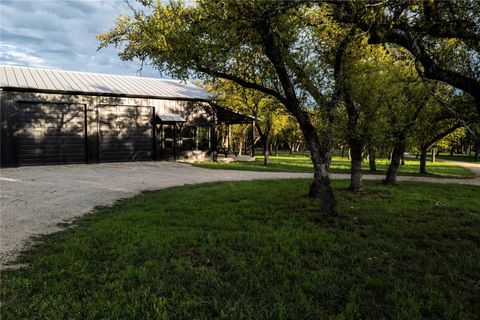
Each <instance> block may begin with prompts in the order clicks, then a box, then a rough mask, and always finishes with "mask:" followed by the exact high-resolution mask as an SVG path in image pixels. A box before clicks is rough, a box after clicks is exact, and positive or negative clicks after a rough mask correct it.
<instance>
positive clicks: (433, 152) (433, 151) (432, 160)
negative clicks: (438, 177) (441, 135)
mask: <svg viewBox="0 0 480 320" xmlns="http://www.w3.org/2000/svg"><path fill="white" fill-rule="evenodd" d="M430 161H431V162H435V149H432V159H431V160H430Z"/></svg>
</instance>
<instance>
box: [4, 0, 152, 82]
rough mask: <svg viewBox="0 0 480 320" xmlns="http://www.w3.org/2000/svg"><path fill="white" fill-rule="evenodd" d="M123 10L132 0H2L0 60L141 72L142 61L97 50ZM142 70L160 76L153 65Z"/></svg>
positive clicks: (98, 70) (112, 51)
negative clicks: (98, 37)
mask: <svg viewBox="0 0 480 320" xmlns="http://www.w3.org/2000/svg"><path fill="white" fill-rule="evenodd" d="M122 10H123V11H125V10H127V9H126V4H125V3H124V2H123V1H115V0H110V1H105V0H101V1H94V0H90V1H89V0H83V1H76V0H75V1H73V0H72V1H56V0H43V1H40V0H38V1H33V0H23V1H22V0H20V1H18V0H17V1H10V0H2V1H1V2H0V39H1V44H2V46H1V47H0V63H3V64H15V65H27V66H39V67H50V68H52V67H53V68H59V69H65V70H78V71H90V72H103V73H112V74H127V75H135V74H137V70H138V69H139V68H140V63H139V62H136V63H134V62H123V61H121V60H120V59H119V58H118V51H117V50H116V49H114V48H106V49H102V50H100V51H97V48H98V45H99V43H98V41H97V40H96V38H95V37H96V34H97V33H100V32H104V31H106V30H109V29H110V28H111V27H112V26H113V25H114V22H115V18H116V16H117V15H119V14H120V13H121V12H122ZM127 11H128V10H127ZM142 74H143V75H144V76H158V75H159V74H158V72H156V71H155V70H153V69H152V68H150V67H148V66H147V67H144V69H143V71H142Z"/></svg>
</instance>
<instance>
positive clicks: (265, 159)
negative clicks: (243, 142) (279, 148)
mask: <svg viewBox="0 0 480 320" xmlns="http://www.w3.org/2000/svg"><path fill="white" fill-rule="evenodd" d="M262 146H263V165H264V166H268V164H269V162H270V161H269V158H268V156H269V155H270V152H269V150H268V143H267V139H266V138H264V139H262Z"/></svg>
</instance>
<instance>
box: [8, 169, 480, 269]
mask: <svg viewBox="0 0 480 320" xmlns="http://www.w3.org/2000/svg"><path fill="white" fill-rule="evenodd" d="M477 169H478V170H479V171H480V166H478V168H477ZM475 170H476V169H475ZM479 173H480V172H479ZM311 177H312V174H309V173H287V172H250V171H233V170H210V169H204V168H198V167H193V166H191V165H189V164H184V163H175V162H128V163H126V162H125V163H103V164H89V165H86V164H81V165H61V166H38V167H21V168H9V169H1V170H0V226H1V229H0V231H1V235H0V240H1V242H0V265H3V266H4V265H6V264H8V263H11V262H12V261H14V259H15V257H16V256H17V255H18V254H19V253H20V252H21V251H22V250H23V249H24V248H25V247H26V246H28V245H29V243H30V242H31V241H33V238H34V237H35V236H36V235H42V234H48V233H52V232H55V231H58V230H60V229H62V228H64V227H65V224H66V223H69V222H71V221H72V220H73V219H74V218H76V217H78V216H81V215H83V214H85V213H87V212H89V211H91V210H92V209H93V208H94V207H96V206H102V205H110V204H112V203H113V202H115V201H116V200H119V199H121V198H127V197H132V196H134V195H136V194H138V193H139V192H141V191H144V190H158V189H163V188H167V187H171V186H180V185H185V184H195V183H202V182H212V181H240V180H255V179H289V178H311ZM332 178H333V179H349V175H347V174H333V175H332ZM364 178H365V179H381V178H383V176H377V175H365V176H364ZM399 180H407V181H427V182H439V183H459V184H474V185H480V178H474V179H439V178H422V177H400V178H399Z"/></svg>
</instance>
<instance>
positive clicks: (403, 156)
mask: <svg viewBox="0 0 480 320" xmlns="http://www.w3.org/2000/svg"><path fill="white" fill-rule="evenodd" d="M400 159H401V160H402V166H404V165H405V154H402V156H401V158H400Z"/></svg>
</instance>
